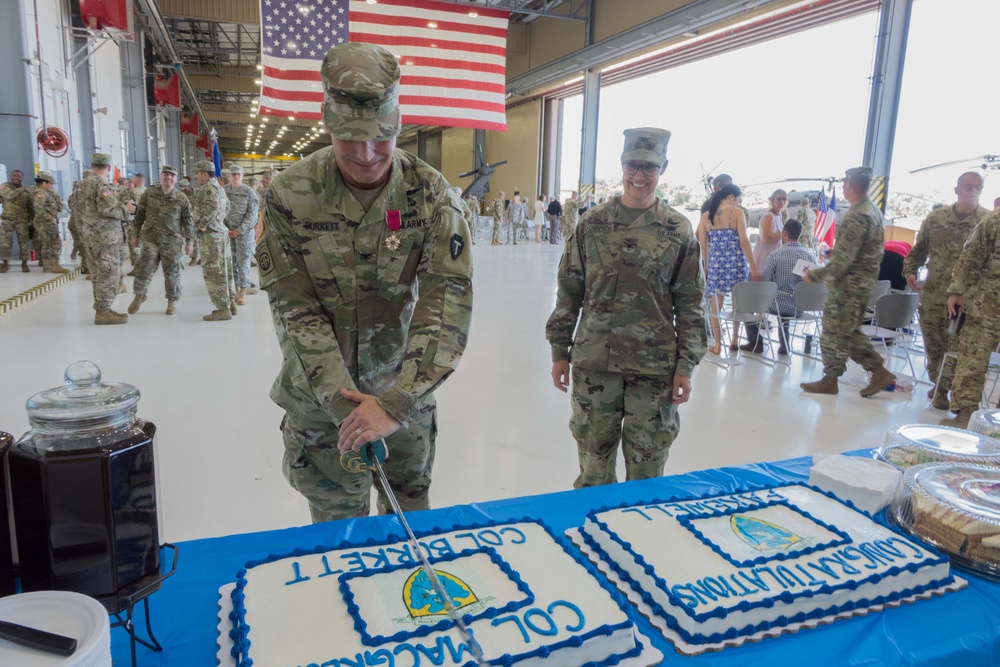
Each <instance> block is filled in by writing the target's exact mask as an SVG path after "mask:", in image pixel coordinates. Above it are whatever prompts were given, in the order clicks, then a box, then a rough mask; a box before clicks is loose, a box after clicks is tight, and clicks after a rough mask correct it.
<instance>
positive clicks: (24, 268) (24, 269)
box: [21, 259, 31, 273]
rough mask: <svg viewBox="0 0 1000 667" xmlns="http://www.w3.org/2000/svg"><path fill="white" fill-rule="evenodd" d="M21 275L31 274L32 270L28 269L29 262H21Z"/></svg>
mask: <svg viewBox="0 0 1000 667" xmlns="http://www.w3.org/2000/svg"><path fill="white" fill-rule="evenodd" d="M21 273H31V269H29V268H28V260H26V259H22V260H21Z"/></svg>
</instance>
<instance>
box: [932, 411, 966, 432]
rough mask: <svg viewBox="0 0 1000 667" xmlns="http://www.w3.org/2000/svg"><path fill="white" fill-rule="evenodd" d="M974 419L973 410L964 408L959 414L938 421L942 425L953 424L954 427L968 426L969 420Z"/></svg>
mask: <svg viewBox="0 0 1000 667" xmlns="http://www.w3.org/2000/svg"><path fill="white" fill-rule="evenodd" d="M970 419H972V410H971V409H969V408H962V409H961V410H959V411H958V414H957V415H955V416H954V417H951V418H949V419H942V420H941V421H939V422H938V424H940V425H941V426H951V427H953V428H968V426H969V420H970Z"/></svg>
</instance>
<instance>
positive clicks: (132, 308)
mask: <svg viewBox="0 0 1000 667" xmlns="http://www.w3.org/2000/svg"><path fill="white" fill-rule="evenodd" d="M144 303H146V295H145V294H136V295H135V298H134V299H132V303H130V304H129V305H128V314H129V315H135V314H136V313H138V312H139V306H141V305H142V304H144Z"/></svg>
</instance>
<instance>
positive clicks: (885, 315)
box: [861, 293, 920, 379]
mask: <svg viewBox="0 0 1000 667" xmlns="http://www.w3.org/2000/svg"><path fill="white" fill-rule="evenodd" d="M918 303H920V296H919V295H918V294H912V293H911V294H905V293H901V294H886V295H884V296H882V297H879V299H878V301H876V302H875V315H874V316H873V317H872V323H871V324H865V325H862V326H861V333H863V334H864V335H866V336H868V337H869V338H870V339H872V340H880V341H881V342H882V349H883V351H884V352H885V365H886V367H888V366H889V364H890V362H891V360H892V357H893V350H895V349H902V350H903V357H904V358H905V359H906V363H907V364H909V366H910V376H911V377H913V378H914V379H916V377H917V372H916V371H915V370H914V368H913V360H912V359H911V358H910V349H909V347H908V345H907V342H908V341H909V340H911V339H912V338H913V337H914V334H913V331H912V330H910V329H909V327H910V323H911V322H912V321H913V316H914V314H915V313H916V312H917V304H918ZM888 341H892V343H893V345H892V347H893V350H890V349H889V343H888ZM897 341H899V342H900V343H901V345H897V344H896V342H897Z"/></svg>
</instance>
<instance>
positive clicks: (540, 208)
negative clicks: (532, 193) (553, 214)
mask: <svg viewBox="0 0 1000 667" xmlns="http://www.w3.org/2000/svg"><path fill="white" fill-rule="evenodd" d="M548 209H549V207H548V205H547V204H546V203H545V195H538V199H537V200H536V201H535V241H536V242H538V243H541V242H542V227H544V226H545V212H546V211H547V210H548Z"/></svg>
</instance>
